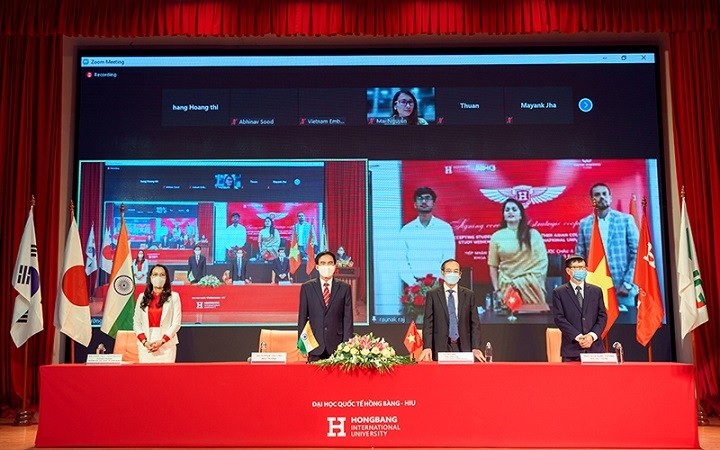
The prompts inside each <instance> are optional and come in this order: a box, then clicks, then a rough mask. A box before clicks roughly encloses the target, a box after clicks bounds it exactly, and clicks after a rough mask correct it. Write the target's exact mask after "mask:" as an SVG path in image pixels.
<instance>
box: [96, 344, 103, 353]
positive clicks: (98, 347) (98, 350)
mask: <svg viewBox="0 0 720 450" xmlns="http://www.w3.org/2000/svg"><path fill="white" fill-rule="evenodd" d="M95 353H97V354H98V355H103V354H105V346H104V345H103V344H100V345H98V346H97V349H96V350H95Z"/></svg>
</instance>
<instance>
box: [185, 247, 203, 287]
mask: <svg viewBox="0 0 720 450" xmlns="http://www.w3.org/2000/svg"><path fill="white" fill-rule="evenodd" d="M201 250H202V249H201V248H200V246H199V245H196V246H195V248H194V249H193V255H192V256H191V257H189V258H188V269H189V274H188V278H189V279H190V282H191V283H193V284H195V283H197V282H198V281H200V279H201V278H202V277H204V276H205V275H207V265H206V259H205V257H204V256H203V255H201V253H202V251H201Z"/></svg>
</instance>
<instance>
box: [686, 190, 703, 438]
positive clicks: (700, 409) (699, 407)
mask: <svg viewBox="0 0 720 450" xmlns="http://www.w3.org/2000/svg"><path fill="white" fill-rule="evenodd" d="M683 201H685V185H682V187H681V188H680V203H682V202H683ZM690 343H691V344H692V355H693V368H694V369H695V374H696V375H695V376H696V377H697V350H696V346H695V330H692V331H690ZM695 384H696V386H695V402H696V404H697V423H698V425H699V426H706V425H710V421H709V420H708V418H707V416H706V415H705V409H704V408H703V407H702V405H701V404H700V398H698V395H697V383H695Z"/></svg>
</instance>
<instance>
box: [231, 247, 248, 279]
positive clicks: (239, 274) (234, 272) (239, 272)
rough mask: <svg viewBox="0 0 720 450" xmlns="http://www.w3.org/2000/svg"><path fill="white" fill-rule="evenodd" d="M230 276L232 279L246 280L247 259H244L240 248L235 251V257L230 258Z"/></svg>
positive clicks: (243, 253)
mask: <svg viewBox="0 0 720 450" xmlns="http://www.w3.org/2000/svg"><path fill="white" fill-rule="evenodd" d="M230 278H232V280H233V281H246V280H247V260H246V259H245V252H244V251H243V250H242V249H241V248H239V249H238V250H237V251H236V252H235V257H234V258H233V259H231V260H230Z"/></svg>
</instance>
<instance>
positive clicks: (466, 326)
mask: <svg viewBox="0 0 720 450" xmlns="http://www.w3.org/2000/svg"><path fill="white" fill-rule="evenodd" d="M440 271H441V273H442V278H443V283H442V285H441V286H440V287H437V288H435V289H431V290H429V291H428V293H427V296H426V297H425V318H424V321H423V346H424V349H423V351H422V353H421V354H420V358H418V360H420V361H432V360H437V354H438V352H469V351H472V352H473V355H475V358H477V359H478V360H480V361H483V362H484V361H485V357H484V356H483V353H482V352H481V351H480V317H479V316H478V313H477V305H476V304H475V294H473V292H472V291H471V290H470V289H468V288H465V287H462V286H460V285H458V281H460V277H461V276H462V273H461V272H460V263H458V262H457V261H455V260H454V259H448V260H447V261H445V262H444V263H442V266H441V267H440Z"/></svg>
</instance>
